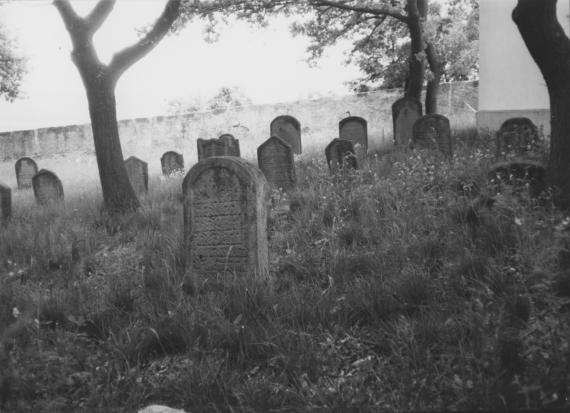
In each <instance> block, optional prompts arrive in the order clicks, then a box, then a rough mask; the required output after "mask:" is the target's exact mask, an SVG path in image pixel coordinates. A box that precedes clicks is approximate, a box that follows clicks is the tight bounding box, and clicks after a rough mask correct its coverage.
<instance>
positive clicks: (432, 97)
mask: <svg viewBox="0 0 570 413" xmlns="http://www.w3.org/2000/svg"><path fill="white" fill-rule="evenodd" d="M426 55H427V61H428V63H429V68H430V70H431V73H432V78H431V79H430V80H429V81H428V84H427V89H426V104H425V109H426V115H429V114H432V113H437V112H438V110H437V95H438V92H439V84H440V83H441V77H442V76H443V64H442V63H441V60H440V59H439V56H437V54H436V52H435V48H434V47H433V45H432V44H431V43H429V44H428V45H427V47H426Z"/></svg>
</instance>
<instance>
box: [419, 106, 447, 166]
mask: <svg viewBox="0 0 570 413" xmlns="http://www.w3.org/2000/svg"><path fill="white" fill-rule="evenodd" d="M413 137H414V139H413V143H412V145H413V147H414V148H423V149H432V150H439V151H440V152H441V153H443V154H444V155H445V157H446V158H448V159H451V157H452V156H453V147H452V143H451V128H450V125H449V119H447V118H446V117H445V116H443V115H438V114H431V115H425V116H422V117H421V118H419V119H418V120H417V121H416V123H414V128H413Z"/></svg>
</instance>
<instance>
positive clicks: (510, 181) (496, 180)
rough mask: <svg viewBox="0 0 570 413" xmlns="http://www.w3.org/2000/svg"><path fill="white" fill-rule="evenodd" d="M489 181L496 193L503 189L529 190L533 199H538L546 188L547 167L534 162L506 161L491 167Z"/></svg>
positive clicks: (488, 175)
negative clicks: (507, 187) (506, 187)
mask: <svg viewBox="0 0 570 413" xmlns="http://www.w3.org/2000/svg"><path fill="white" fill-rule="evenodd" d="M487 180H488V182H489V184H491V185H492V186H493V189H494V190H495V191H496V192H501V191H502V189H503V187H505V186H507V185H508V186H512V187H514V188H516V189H522V188H528V190H529V194H530V195H531V196H532V197H537V196H539V195H540V193H541V192H542V191H543V190H544V188H545V187H546V167H545V165H543V164H542V163H541V162H536V161H532V160H518V161H504V162H498V163H495V164H493V165H491V168H490V170H489V172H488V173H487Z"/></svg>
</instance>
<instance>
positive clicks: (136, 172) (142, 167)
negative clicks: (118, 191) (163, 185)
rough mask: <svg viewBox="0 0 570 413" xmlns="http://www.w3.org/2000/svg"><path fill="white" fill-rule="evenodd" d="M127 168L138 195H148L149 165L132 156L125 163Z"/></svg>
mask: <svg viewBox="0 0 570 413" xmlns="http://www.w3.org/2000/svg"><path fill="white" fill-rule="evenodd" d="M125 168H126V169H127V175H128V176H129V181H130V182H131V186H132V187H133V190H134V191H135V193H136V194H137V195H140V194H146V193H147V192H148V164H147V163H146V162H145V161H143V160H141V159H139V158H137V157H136V156H131V157H129V158H128V159H127V160H126V161H125Z"/></svg>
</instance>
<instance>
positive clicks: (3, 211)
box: [0, 183, 12, 222]
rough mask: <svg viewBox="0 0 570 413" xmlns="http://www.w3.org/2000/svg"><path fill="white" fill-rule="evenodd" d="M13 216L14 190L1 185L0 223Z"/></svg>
mask: <svg viewBox="0 0 570 413" xmlns="http://www.w3.org/2000/svg"><path fill="white" fill-rule="evenodd" d="M10 215H12V190H11V189H10V188H9V187H8V186H6V185H3V184H2V183H0V222H2V221H6V220H7V219H8V218H9V217H10Z"/></svg>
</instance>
